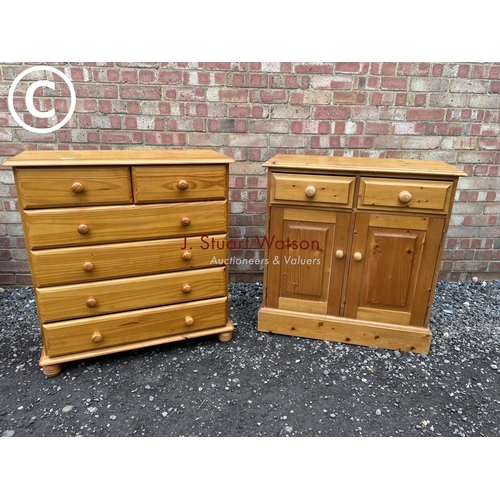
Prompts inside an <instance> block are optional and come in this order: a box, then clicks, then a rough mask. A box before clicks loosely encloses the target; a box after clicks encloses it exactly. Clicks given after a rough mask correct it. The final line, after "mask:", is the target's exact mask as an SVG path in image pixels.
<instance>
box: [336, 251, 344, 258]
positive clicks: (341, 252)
mask: <svg viewBox="0 0 500 500" xmlns="http://www.w3.org/2000/svg"><path fill="white" fill-rule="evenodd" d="M335 257H337V259H341V258H342V257H344V252H343V251H342V250H337V251H336V252H335Z"/></svg>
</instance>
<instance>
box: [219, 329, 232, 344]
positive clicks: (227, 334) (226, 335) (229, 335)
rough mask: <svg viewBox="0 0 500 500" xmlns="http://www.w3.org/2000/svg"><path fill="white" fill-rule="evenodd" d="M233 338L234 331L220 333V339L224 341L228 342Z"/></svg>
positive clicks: (224, 342)
mask: <svg viewBox="0 0 500 500" xmlns="http://www.w3.org/2000/svg"><path fill="white" fill-rule="evenodd" d="M232 338H233V332H225V333H219V340H220V341H221V342H222V343H223V344H226V343H227V342H229V341H230V340H231V339H232Z"/></svg>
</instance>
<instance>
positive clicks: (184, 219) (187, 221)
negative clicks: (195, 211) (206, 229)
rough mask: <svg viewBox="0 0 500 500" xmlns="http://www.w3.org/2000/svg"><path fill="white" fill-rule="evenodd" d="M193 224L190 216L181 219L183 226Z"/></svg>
mask: <svg viewBox="0 0 500 500" xmlns="http://www.w3.org/2000/svg"><path fill="white" fill-rule="evenodd" d="M189 224H191V219H190V218H189V217H183V218H182V219H181V226H184V227H187V226H189Z"/></svg>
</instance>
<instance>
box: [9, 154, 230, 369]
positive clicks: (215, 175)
mask: <svg viewBox="0 0 500 500" xmlns="http://www.w3.org/2000/svg"><path fill="white" fill-rule="evenodd" d="M233 162H234V160H233V159H232V158H229V157H227V156H225V155H221V154H219V153H216V152H214V151H209V150H191V151H190V150H162V151H158V150H155V151H147V150H143V151H130V150H125V151H31V152H24V153H21V154H19V155H17V156H15V157H14V158H12V159H10V160H8V161H7V162H6V163H4V165H5V166H11V167H12V169H13V172H14V178H15V183H16V190H17V195H18V199H19V205H20V207H19V208H20V212H21V219H22V224H23V230H24V236H25V241H26V247H27V251H28V258H29V262H30V270H31V275H32V281H33V287H34V289H35V295H36V302H37V307H38V313H39V318H40V324H41V330H42V338H43V349H42V355H41V359H40V365H41V366H42V367H43V371H44V373H45V375H47V376H55V375H57V374H59V372H60V371H61V367H62V363H65V362H70V361H74V360H78V359H83V358H89V357H92V356H99V355H104V354H110V353H115V352H119V351H124V350H129V349H137V348H140V347H146V346H152V345H156V344H162V343H167V342H172V341H177V340H183V339H188V338H193V337H198V336H203V335H211V334H218V336H219V339H220V341H222V342H228V341H229V340H230V339H231V338H232V331H233V326H232V325H231V323H230V321H229V318H228V295H227V290H228V270H227V268H226V266H225V265H220V263H221V262H226V259H227V244H226V241H227V238H228V186H229V183H228V177H229V176H228V169H229V164H230V163H233ZM212 238H213V241H215V242H219V244H218V245H208V244H207V243H206V242H207V241H212Z"/></svg>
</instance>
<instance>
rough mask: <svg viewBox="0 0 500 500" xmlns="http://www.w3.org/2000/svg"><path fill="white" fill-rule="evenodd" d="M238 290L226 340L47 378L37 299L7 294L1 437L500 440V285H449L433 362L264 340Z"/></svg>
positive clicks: (28, 292) (254, 304)
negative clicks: (41, 359) (42, 360)
mask: <svg viewBox="0 0 500 500" xmlns="http://www.w3.org/2000/svg"><path fill="white" fill-rule="evenodd" d="M261 299H262V285H261V284H259V283H232V284H230V316H231V320H232V321H233V323H234V324H235V327H236V329H235V332H234V336H233V340H232V341H231V342H230V343H228V344H221V343H220V342H219V341H218V340H217V337H216V336H213V337H203V338H200V339H194V340H189V341H184V342H176V343H172V344H166V345H163V346H159V347H154V348H147V349H141V350H136V351H130V352H127V353H120V354H117V355H111V356H106V357H98V358H93V359H89V360H85V361H77V362H74V363H67V364H65V365H64V366H63V371H62V372H61V374H60V375H59V376H58V377H55V378H46V377H45V376H44V375H43V374H42V371H41V368H40V366H39V365H38V359H39V356H40V349H41V339H40V330H39V325H38V319H37V313H36V307H35V301H34V296H33V290H32V288H31V287H27V288H6V289H0V302H1V304H0V311H1V318H0V321H1V323H0V436H5V437H7V436H14V437H20V436H38V437H43V436H53V437H59V436H116V437H120V436H148V437H149V436H151V437H153V436H164V437H167V436H171V437H174V436H177V437H180V436H230V437H239V436H247V437H250V436H255V437H256V436H324V437H326V436H330V437H341V436H346V437H349V436H350V437H354V436H373V437H375V436H406V437H413V436H457V437H459V436H464V437H465V436H467V437H470V436H477V437H479V436H488V437H496V436H499V435H500V431H499V428H500V385H499V367H500V321H499V317H500V308H499V304H500V281H484V282H483V281H477V280H472V281H468V282H458V283H448V282H439V283H438V285H437V290H436V294H435V300H434V307H433V310H432V316H431V325H430V326H431V331H432V332H433V334H434V338H433V341H432V345H431V350H430V352H429V354H428V355H419V354H412V353H405V352H401V353H400V352H395V351H388V350H382V349H375V348H368V347H359V346H353V345H345V344H339V343H333V342H325V341H318V340H310V339H303V338H295V337H287V336H281V335H271V334H265V333H261V332H258V331H257V329H256V324H257V311H258V308H259V306H260V302H261Z"/></svg>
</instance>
